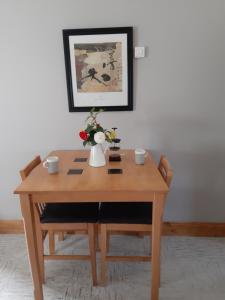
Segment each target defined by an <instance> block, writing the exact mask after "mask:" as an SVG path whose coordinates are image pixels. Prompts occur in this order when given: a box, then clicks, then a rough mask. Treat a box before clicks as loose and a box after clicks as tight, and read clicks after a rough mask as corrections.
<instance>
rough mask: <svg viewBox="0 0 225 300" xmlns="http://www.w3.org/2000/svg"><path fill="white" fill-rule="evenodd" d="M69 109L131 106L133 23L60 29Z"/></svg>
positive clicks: (109, 109)
mask: <svg viewBox="0 0 225 300" xmlns="http://www.w3.org/2000/svg"><path fill="white" fill-rule="evenodd" d="M63 44H64V57H65V68H66V81H67V93H68V104H69V112H86V111H90V110H91V108H92V107H95V108H98V109H100V108H102V109H104V110H106V111H129V110H133V27H113V28H87V29H64V30H63Z"/></svg>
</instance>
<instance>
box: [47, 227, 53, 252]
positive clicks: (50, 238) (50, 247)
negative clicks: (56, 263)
mask: <svg viewBox="0 0 225 300" xmlns="http://www.w3.org/2000/svg"><path fill="white" fill-rule="evenodd" d="M48 239H49V253H50V255H54V254H55V237H54V231H53V230H49V231H48Z"/></svg>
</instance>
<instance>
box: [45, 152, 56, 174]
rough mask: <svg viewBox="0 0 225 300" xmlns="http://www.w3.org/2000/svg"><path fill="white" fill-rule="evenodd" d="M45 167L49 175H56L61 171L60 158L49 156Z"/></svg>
mask: <svg viewBox="0 0 225 300" xmlns="http://www.w3.org/2000/svg"><path fill="white" fill-rule="evenodd" d="M43 167H44V168H47V169H48V173H49V174H55V173H58V171H59V158H58V156H49V157H47V159H46V160H45V161H44V162H43Z"/></svg>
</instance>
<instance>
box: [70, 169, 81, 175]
mask: <svg viewBox="0 0 225 300" xmlns="http://www.w3.org/2000/svg"><path fill="white" fill-rule="evenodd" d="M82 173H83V169H70V170H69V171H68V172H67V175H81V174H82Z"/></svg>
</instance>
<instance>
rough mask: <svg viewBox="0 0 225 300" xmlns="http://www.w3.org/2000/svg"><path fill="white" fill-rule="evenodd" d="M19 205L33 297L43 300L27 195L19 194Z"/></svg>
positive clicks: (31, 216)
mask: <svg viewBox="0 0 225 300" xmlns="http://www.w3.org/2000/svg"><path fill="white" fill-rule="evenodd" d="M20 205H21V211H22V215H23V220H24V230H25V235H26V242H27V249H28V254H29V262H30V268H31V274H32V279H33V285H34V299H35V300H43V290H42V284H41V279H40V278H41V277H40V269H39V261H38V251H37V241H36V232H35V225H34V224H35V221H34V211H33V206H32V203H31V199H30V197H29V195H20Z"/></svg>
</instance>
